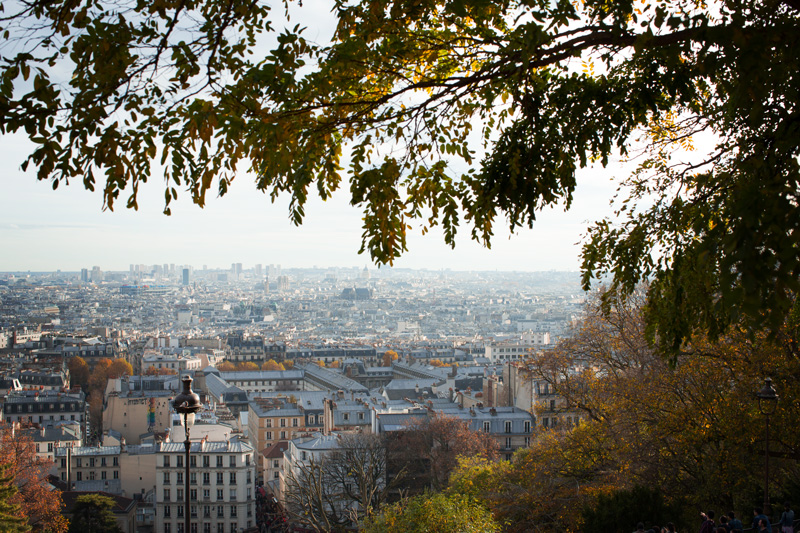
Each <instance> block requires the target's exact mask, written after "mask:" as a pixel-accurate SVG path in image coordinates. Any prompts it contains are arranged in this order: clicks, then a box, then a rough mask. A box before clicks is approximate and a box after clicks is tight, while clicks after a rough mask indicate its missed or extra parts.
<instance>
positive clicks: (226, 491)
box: [155, 439, 256, 533]
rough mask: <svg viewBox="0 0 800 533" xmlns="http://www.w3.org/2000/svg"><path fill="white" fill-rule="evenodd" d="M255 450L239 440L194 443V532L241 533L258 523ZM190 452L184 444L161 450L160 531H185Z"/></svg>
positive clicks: (158, 464) (158, 479) (168, 445)
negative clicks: (255, 489) (186, 459)
mask: <svg viewBox="0 0 800 533" xmlns="http://www.w3.org/2000/svg"><path fill="white" fill-rule="evenodd" d="M253 452H254V450H253V447H252V446H250V445H249V444H247V443H245V442H241V441H239V440H238V439H231V440H230V441H229V442H209V441H206V440H202V441H197V442H192V446H191V453H190V471H191V473H190V478H189V483H190V485H189V486H190V489H189V490H190V496H189V497H190V500H191V502H192V504H191V506H190V507H191V508H190V512H191V522H192V533H236V532H239V531H241V530H244V529H248V528H251V527H253V526H254V525H255V523H256V509H255V494H254V486H255V464H256V463H255V456H254V453H253ZM185 454H186V449H185V448H184V444H183V442H167V443H164V444H162V446H161V450H160V451H159V452H158V457H157V459H156V529H155V533H185V532H184V521H185V515H184V512H185V510H184V506H185V501H186V495H185V493H184V490H185V483H186V480H185V479H184V475H185V472H186V465H185V464H184V460H185Z"/></svg>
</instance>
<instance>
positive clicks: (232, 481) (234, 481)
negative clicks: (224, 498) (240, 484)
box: [230, 472, 236, 485]
mask: <svg viewBox="0 0 800 533" xmlns="http://www.w3.org/2000/svg"><path fill="white" fill-rule="evenodd" d="M230 483H231V485H235V484H236V472H231V480H230Z"/></svg>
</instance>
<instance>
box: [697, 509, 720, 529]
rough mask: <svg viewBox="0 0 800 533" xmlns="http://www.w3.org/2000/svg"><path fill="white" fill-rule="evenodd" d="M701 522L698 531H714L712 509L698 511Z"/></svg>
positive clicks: (715, 527)
mask: <svg viewBox="0 0 800 533" xmlns="http://www.w3.org/2000/svg"><path fill="white" fill-rule="evenodd" d="M700 517H701V518H702V519H703V523H702V524H701V525H700V533H716V531H717V526H716V524H715V523H714V511H708V512H707V513H700Z"/></svg>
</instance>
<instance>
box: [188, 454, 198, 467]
mask: <svg viewBox="0 0 800 533" xmlns="http://www.w3.org/2000/svg"><path fill="white" fill-rule="evenodd" d="M189 465H190V466H191V467H192V468H194V467H196V466H197V456H196V455H192V456H191V457H189Z"/></svg>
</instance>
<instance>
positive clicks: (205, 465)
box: [203, 455, 211, 468]
mask: <svg viewBox="0 0 800 533" xmlns="http://www.w3.org/2000/svg"><path fill="white" fill-rule="evenodd" d="M210 463H211V458H210V457H209V456H207V455H204V456H203V468H208V467H209V466H210Z"/></svg>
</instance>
